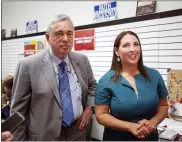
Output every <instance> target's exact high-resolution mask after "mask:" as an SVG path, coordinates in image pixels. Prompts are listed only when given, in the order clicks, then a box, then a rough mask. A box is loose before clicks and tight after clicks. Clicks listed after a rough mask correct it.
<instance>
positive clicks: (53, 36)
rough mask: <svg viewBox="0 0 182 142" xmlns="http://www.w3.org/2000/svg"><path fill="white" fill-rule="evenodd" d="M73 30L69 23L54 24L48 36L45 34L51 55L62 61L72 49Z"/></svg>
mask: <svg viewBox="0 0 182 142" xmlns="http://www.w3.org/2000/svg"><path fill="white" fill-rule="evenodd" d="M73 33H74V28H73V25H72V23H71V22H70V21H68V20H66V21H62V22H55V23H54V24H53V25H52V30H51V32H50V34H48V33H46V39H47V41H48V43H49V45H50V46H51V48H52V51H53V53H54V54H55V55H56V56H57V57H58V58H60V59H61V60H63V59H64V58H65V57H66V56H67V55H68V53H69V52H70V51H71V50H72V47H73Z"/></svg>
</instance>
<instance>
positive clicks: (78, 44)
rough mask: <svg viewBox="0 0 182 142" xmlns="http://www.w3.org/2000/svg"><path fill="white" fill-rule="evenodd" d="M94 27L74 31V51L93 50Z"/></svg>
mask: <svg viewBox="0 0 182 142" xmlns="http://www.w3.org/2000/svg"><path fill="white" fill-rule="evenodd" d="M94 34H95V33H94V29H89V30H80V31H75V38H74V48H75V51H80V50H94V49H95V48H94V36H95V35H94Z"/></svg>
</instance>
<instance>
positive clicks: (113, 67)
mask: <svg viewBox="0 0 182 142" xmlns="http://www.w3.org/2000/svg"><path fill="white" fill-rule="evenodd" d="M127 34H129V35H133V36H135V37H136V38H137V39H138V42H139V46H140V58H139V60H138V70H139V71H140V73H141V74H142V75H143V76H144V77H145V79H146V80H148V81H149V82H150V77H149V75H148V73H147V71H146V70H145V67H144V65H143V56H142V48H141V43H140V39H139V37H138V36H137V34H136V33H134V32H132V31H123V32H121V33H120V34H119V35H118V36H117V37H116V39H115V42H114V49H113V58H112V64H111V69H110V71H111V70H113V71H115V74H114V77H113V81H115V82H116V81H117V80H118V79H119V77H120V73H121V72H122V69H123V68H122V64H121V62H119V63H118V62H117V55H116V53H115V51H116V50H119V46H120V43H121V42H120V41H121V40H122V39H123V37H124V36H125V35H127Z"/></svg>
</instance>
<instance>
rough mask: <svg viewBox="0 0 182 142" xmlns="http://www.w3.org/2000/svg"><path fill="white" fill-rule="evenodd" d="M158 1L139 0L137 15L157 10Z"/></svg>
mask: <svg viewBox="0 0 182 142" xmlns="http://www.w3.org/2000/svg"><path fill="white" fill-rule="evenodd" d="M155 7H156V1H144V0H143V1H137V10H136V16H138V15H144V14H150V13H154V12H155Z"/></svg>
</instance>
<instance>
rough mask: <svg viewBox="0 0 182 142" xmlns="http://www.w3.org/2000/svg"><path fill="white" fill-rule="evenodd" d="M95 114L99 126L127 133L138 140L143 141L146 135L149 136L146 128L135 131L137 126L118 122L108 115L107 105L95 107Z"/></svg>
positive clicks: (126, 122) (121, 121)
mask: <svg viewBox="0 0 182 142" xmlns="http://www.w3.org/2000/svg"><path fill="white" fill-rule="evenodd" d="M95 114H96V118H97V121H98V123H99V124H101V125H103V126H105V127H109V128H111V129H114V130H119V131H128V132H131V133H132V134H133V135H135V136H136V137H138V138H139V139H143V138H144V137H145V136H146V135H148V134H149V131H148V130H147V128H146V127H142V128H141V129H140V132H138V131H137V126H138V124H136V123H131V122H128V121H123V120H119V119H117V118H115V117H113V116H112V115H110V114H109V105H96V106H95Z"/></svg>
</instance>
